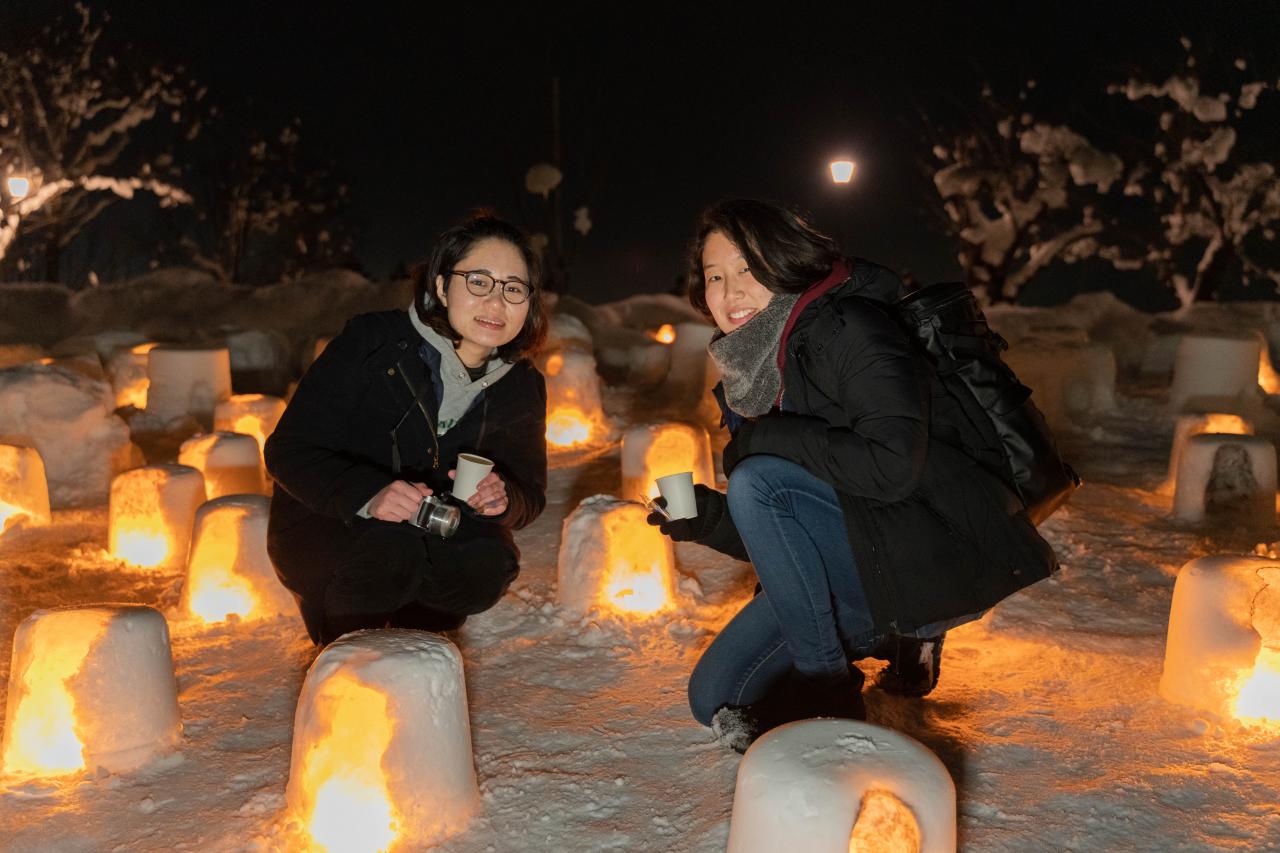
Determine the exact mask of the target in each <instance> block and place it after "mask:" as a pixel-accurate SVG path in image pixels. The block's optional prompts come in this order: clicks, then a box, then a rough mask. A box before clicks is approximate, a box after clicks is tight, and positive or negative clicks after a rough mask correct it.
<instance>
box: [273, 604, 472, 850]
mask: <svg viewBox="0 0 1280 853" xmlns="http://www.w3.org/2000/svg"><path fill="white" fill-rule="evenodd" d="M286 799H287V802H288V808H289V811H290V813H291V814H292V815H293V816H294V817H296V818H297V819H298V820H299V821H300V822H301V824H302V825H303V826H304V827H305V829H306V832H307V833H308V834H309V835H310V838H311V841H312V842H313V843H314V845H315V846H318V847H320V848H322V849H327V850H342V851H370V853H372V851H375V850H385V849H387V848H389V847H391V846H392V845H393V844H395V843H396V842H397V841H402V842H412V843H413V844H414V845H415V847H414V849H420V847H422V846H427V845H431V844H434V843H437V842H439V841H441V840H443V839H444V838H446V837H448V836H450V835H454V834H456V833H458V832H460V831H461V830H462V829H464V828H465V827H466V825H467V823H468V822H469V821H470V819H471V817H472V815H473V814H474V813H475V812H476V811H477V809H478V808H479V806H480V791H479V787H478V785H477V783H476V772H475V766H474V764H473V762H472V754H471V728H470V724H469V722H468V720H467V693H466V686H465V684H464V681H463V673H462V656H461V655H460V654H459V653H458V650H457V648H455V647H454V645H453V644H452V643H450V642H449V641H448V640H446V639H444V638H443V637H440V636H438V635H436V634H430V633H427V632H425V631H411V630H403V629H383V630H376V631H356V632H354V633H351V634H347V635H345V636H344V637H342V638H340V639H339V640H337V641H336V642H334V643H332V644H330V645H329V646H328V647H327V648H326V649H325V650H324V651H323V652H321V653H320V656H319V657H317V658H316V660H315V662H314V663H313V664H312V665H311V669H310V670H309V671H308V672H307V677H306V681H305V682H304V683H303V685H302V695H301V697H300V698H299V700H298V710H297V714H296V716H295V718H294V726H293V757H292V762H291V764H290V768H289V785H288V788H287V791H286ZM406 849H407V848H406Z"/></svg>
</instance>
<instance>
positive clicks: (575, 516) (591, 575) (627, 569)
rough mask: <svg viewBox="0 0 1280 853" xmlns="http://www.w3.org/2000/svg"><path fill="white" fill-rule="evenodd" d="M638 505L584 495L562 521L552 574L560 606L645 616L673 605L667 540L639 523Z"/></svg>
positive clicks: (641, 512) (671, 564)
mask: <svg viewBox="0 0 1280 853" xmlns="http://www.w3.org/2000/svg"><path fill="white" fill-rule="evenodd" d="M646 515H648V511H647V510H645V509H644V507H642V506H641V505H640V504H638V503H634V502H632V501H622V500H618V499H617V498H614V497H612V496H610V495H596V496H594V497H590V498H587V499H586V500H584V501H583V502H582V503H581V504H579V505H578V507H577V509H575V510H574V511H573V512H572V513H571V514H570V515H569V517H568V518H566V519H565V522H564V528H563V533H562V537H561V547H560V554H559V562H558V565H557V576H558V578H559V584H558V589H559V599H560V603H561V605H563V606H565V607H567V608H568V609H570V610H573V611H575V612H580V613H586V612H588V611H590V610H591V609H593V608H600V609H602V610H604V611H606V612H608V613H612V614H616V615H622V616H630V617H645V616H652V615H654V614H657V613H661V612H663V611H665V610H669V609H670V608H671V607H673V606H674V603H675V557H674V552H673V551H672V547H671V541H670V540H669V539H667V538H666V537H665V536H663V535H662V533H661V531H659V530H658V529H657V528H656V527H650V526H649V525H648V524H647V523H646V522H645V516H646Z"/></svg>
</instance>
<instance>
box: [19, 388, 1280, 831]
mask: <svg viewBox="0 0 1280 853" xmlns="http://www.w3.org/2000/svg"><path fill="white" fill-rule="evenodd" d="M1126 390H1128V391H1129V392H1130V394H1129V396H1125V397H1122V399H1121V409H1120V411H1119V412H1118V413H1116V414H1114V415H1111V416H1107V417H1103V418H1100V419H1098V420H1096V421H1095V423H1094V424H1092V425H1091V427H1090V431H1088V432H1081V433H1077V434H1072V435H1068V436H1065V437H1064V438H1065V443H1066V445H1067V446H1068V448H1069V450H1070V455H1071V458H1072V460H1073V461H1074V462H1076V463H1077V467H1078V468H1079V469H1080V470H1081V471H1082V473H1083V474H1084V476H1085V477H1086V479H1087V480H1088V481H1089V485H1088V486H1087V487H1086V488H1085V489H1083V490H1082V491H1081V492H1080V493H1079V494H1078V495H1077V497H1076V498H1075V499H1074V500H1073V502H1072V504H1071V505H1070V506H1069V507H1068V508H1067V509H1066V510H1065V511H1062V512H1060V513H1059V514H1058V515H1057V516H1055V517H1054V518H1053V519H1052V520H1050V521H1049V522H1048V523H1047V524H1046V526H1045V531H1046V533H1047V535H1048V537H1049V538H1050V540H1051V541H1052V542H1053V544H1054V545H1055V546H1056V548H1057V549H1058V552H1059V554H1060V556H1061V559H1062V564H1063V571H1062V573H1061V574H1060V575H1059V576H1057V577H1056V578H1053V579H1051V580H1049V581H1046V582H1043V583H1041V584H1039V585H1038V586H1036V587H1034V588H1032V589H1030V590H1028V591H1026V592H1024V593H1022V594H1020V595H1018V596H1015V597H1014V598H1012V599H1010V600H1009V601H1006V602H1004V603H1003V604H1001V605H1000V606H999V607H998V608H996V609H995V610H994V611H992V613H991V614H990V615H989V616H988V617H987V618H986V619H985V620H984V621H983V622H982V623H979V624H974V625H971V626H967V627H965V628H962V629H959V630H956V631H955V632H953V633H952V635H951V636H950V638H949V640H948V643H947V647H946V654H945V658H944V663H943V671H942V672H943V674H942V681H941V684H940V685H939V687H938V689H937V690H936V691H935V692H934V693H933V695H931V696H929V697H928V698H927V699H924V700H912V699H903V698H897V697H891V696H887V695H884V694H881V693H880V692H878V691H876V690H874V689H872V690H869V692H868V695H867V704H868V707H869V712H870V716H871V719H872V721H874V722H878V723H881V724H884V725H888V726H891V727H893V728H896V729H899V730H901V731H904V732H906V733H908V734H910V735H912V736H914V737H916V738H917V739H919V740H921V741H922V742H924V743H925V744H926V745H928V746H929V747H930V748H932V749H933V750H934V751H935V752H936V753H937V754H938V756H939V757H940V758H941V759H942V761H943V762H944V763H945V764H946V766H947V767H948V768H949V769H950V771H951V773H952V776H953V778H954V779H955V782H956V789H957V794H958V809H959V813H958V823H959V838H960V845H961V848H962V849H965V850H982V851H1011V853H1015V852H1016V853H1023V851H1040V850H1099V851H1103V850H1105V851H1115V850H1151V851H1157V850H1158V851H1172V850H1210V849H1215V850H1240V851H1244V850H1264V849H1280V739H1271V738H1268V737H1267V736H1266V735H1265V734H1260V733H1257V732H1255V731H1251V730H1247V729H1242V728H1238V727H1234V726H1227V727H1223V726H1222V725H1220V724H1218V723H1214V722H1211V721H1208V720H1204V719H1200V718H1198V717H1197V716H1196V715H1195V714H1194V713H1190V712H1187V711H1185V710H1182V709H1180V708H1178V707H1175V706H1171V705H1169V704H1168V703H1166V702H1164V701H1163V700H1162V699H1161V698H1160V697H1159V696H1158V695H1157V692H1156V684H1157V681H1158V679H1159V676H1160V671H1161V664H1162V655H1163V647H1164V634H1165V626H1166V619H1167V615H1168V611H1169V602H1170V597H1171V593H1172V587H1173V580H1174V576H1175V574H1176V572H1177V570H1178V568H1179V567H1180V566H1181V565H1182V564H1183V563H1184V562H1186V561H1187V560H1189V559H1191V558H1193V557H1196V556H1200V555H1202V554H1205V553H1210V552H1212V551H1215V550H1222V549H1225V548H1236V549H1243V550H1251V549H1252V546H1253V544H1254V542H1255V541H1258V540H1257V539H1256V538H1250V537H1241V536H1235V537H1234V538H1228V539H1225V540H1223V539H1217V540H1215V539H1213V538H1211V537H1209V536H1206V535H1205V534H1204V533H1201V532H1196V531H1191V530H1187V529H1184V528H1179V527H1178V526H1176V525H1174V524H1172V523H1171V522H1170V521H1169V520H1168V515H1169V503H1170V499H1169V496H1168V495H1167V494H1163V493H1161V491H1160V490H1159V484H1160V481H1161V480H1162V478H1163V476H1164V471H1165V466H1166V464H1167V456H1166V454H1167V449H1168V443H1169V441H1170V436H1171V432H1172V425H1171V422H1170V421H1169V420H1168V419H1167V418H1166V417H1165V416H1163V415H1162V413H1161V410H1160V402H1161V401H1160V393H1161V392H1159V391H1157V390H1155V389H1150V388H1145V389H1126ZM1274 437H1275V436H1273V438H1274ZM617 484H618V474H617V457H616V452H614V453H613V454H612V455H604V456H601V457H598V458H595V459H592V460H586V461H583V462H582V463H581V464H577V465H574V466H570V467H560V468H556V469H555V470H553V471H552V492H553V496H557V497H560V498H562V500H558V501H555V502H553V503H552V504H551V505H550V506H549V507H548V510H547V512H546V513H545V514H544V515H543V516H542V518H541V519H539V520H538V522H537V523H536V524H534V525H533V526H532V527H530V528H529V529H527V530H525V531H523V532H522V533H521V534H520V537H519V540H520V545H521V547H522V549H523V551H524V555H525V565H524V569H523V573H522V574H521V576H520V578H519V580H518V581H517V582H516V584H515V585H514V586H513V588H512V589H511V591H510V593H509V594H508V595H507V596H506V598H505V599H504V600H503V601H502V602H501V603H500V604H499V605H498V606H497V607H496V608H494V609H493V610H492V611H490V612H489V613H486V614H484V615H482V616H479V617H476V618H473V619H472V620H471V621H470V622H469V623H468V624H467V625H466V626H465V628H464V629H463V630H462V631H461V632H460V634H459V636H458V637H457V641H458V643H459V645H460V647H461V648H462V650H463V653H464V655H465V661H466V670H467V682H468V684H467V687H468V694H469V699H470V707H471V718H472V734H473V738H474V747H475V759H476V767H477V770H478V772H479V777H480V785H481V789H482V792H483V796H484V807H483V813H482V814H481V816H480V817H479V818H478V819H477V820H476V821H475V822H474V823H473V824H472V826H471V828H470V829H469V830H468V831H467V832H466V833H465V834H464V835H463V836H461V837H458V838H456V839H455V840H453V841H452V842H450V843H449V844H448V845H447V846H446V847H445V848H443V849H446V850H449V851H459V852H461V851H512V850H547V851H567V850H574V851H577V850H655V851H657V850H661V851H714V850H722V849H723V848H724V845H725V841H726V838H727V836H728V823H729V814H730V809H731V806H732V801H733V786H734V774H735V771H736V769H737V766H738V763H739V760H740V759H739V757H738V756H737V755H735V754H733V753H731V752H728V751H726V750H724V749H722V748H721V747H719V746H717V745H716V744H715V743H714V742H712V740H711V736H710V732H709V731H708V730H707V729H704V728H702V727H701V726H699V725H697V724H696V723H694V722H693V721H692V719H691V718H690V717H689V715H688V712H687V710H686V706H685V697H684V689H685V682H686V678H687V676H688V673H689V671H690V669H691V667H692V666H693V663H694V661H695V660H696V658H697V656H698V654H699V652H700V651H701V650H702V649H703V648H704V647H705V646H706V644H707V643H708V642H709V641H710V639H711V637H712V635H713V633H714V631H715V630H716V628H717V627H718V626H719V625H721V624H722V623H723V622H724V621H725V620H727V619H728V618H729V616H730V615H731V614H732V612H733V611H734V609H735V608H736V607H737V606H739V605H740V604H741V603H742V602H743V601H745V599H746V597H747V596H748V595H749V592H750V587H751V583H752V580H751V578H750V576H749V574H747V573H744V567H743V566H741V565H740V564H735V563H734V562H733V561H731V560H728V559H727V558H721V557H719V556H718V555H715V554H712V553H711V552H708V551H705V550H704V549H701V548H700V547H698V546H682V547H681V549H680V551H679V552H678V557H679V560H680V565H681V570H682V572H684V573H685V574H686V575H687V576H689V577H693V578H697V583H696V584H694V583H691V582H688V581H686V582H685V583H684V584H683V590H684V593H685V596H686V601H685V602H684V606H683V607H682V608H681V610H680V611H679V612H678V614H677V615H670V616H666V617H661V618H658V619H655V620H652V621H649V622H634V623H631V624H622V623H619V622H613V621H607V620H603V621H590V620H577V619H567V618H566V617H564V616H563V615H562V614H561V613H560V611H559V610H558V608H557V607H556V604H555V590H554V582H555V568H556V551H557V545H558V542H559V537H560V526H561V522H562V521H563V519H564V517H565V516H566V515H567V514H568V513H569V512H570V511H571V510H572V509H573V507H574V506H575V505H576V502H577V500H579V499H580V498H581V497H584V496H586V495H589V494H593V493H596V492H607V491H610V490H612V489H614V488H616V487H617ZM1269 538H1270V539H1275V538H1277V537H1276V536H1274V535H1272V536H1270V537H1269ZM105 545H106V510H105V508H102V509H90V510H75V511H63V512H56V513H55V517H54V524H53V526H52V527H49V528H44V529H34V530H19V531H14V532H11V534H10V535H7V536H6V538H5V540H4V541H3V543H0V566H2V568H3V571H2V573H0V682H3V681H6V680H7V676H8V667H9V652H10V646H11V643H12V636H13V630H14V628H15V626H16V625H17V623H18V622H19V621H20V620H21V619H23V618H24V617H25V616H27V615H28V614H29V613H31V612H32V611H33V610H35V609H37V608H40V607H49V606H53V605H61V604H73V603H86V602H98V601H131V602H144V603H149V604H153V605H156V606H158V607H160V608H161V609H163V610H164V611H165V612H166V613H167V614H168V615H169V617H170V624H171V630H172V634H173V655H174V659H175V663H176V666H177V673H178V681H179V691H180V695H179V700H180V703H181V707H182V713H183V719H184V725H185V743H184V745H183V748H182V750H181V753H180V754H179V755H177V756H174V757H172V758H170V759H166V760H163V761H160V762H158V763H157V764H155V765H153V766H151V767H149V768H148V769H146V770H144V771H141V772H138V773H135V774H133V775H129V776H124V777H104V778H88V779H83V778H82V779H79V780H76V781H73V782H70V783H66V784H63V785H59V786H52V787H41V786H36V785H25V786H20V785H14V784H12V783H10V784H9V785H8V787H3V788H0V848H3V849H4V850H15V851H19V850H20V851H109V850H129V851H134V850H162V849H190V850H200V851H231V850H268V849H282V850H287V849H296V847H295V845H296V842H295V841H293V840H292V839H294V838H295V836H294V835H293V834H292V828H291V827H290V826H288V824H287V821H286V820H285V817H284V814H283V805H284V790H285V782H286V779H287V776H288V772H289V748H290V732H291V728H292V722H293V710H294V703H295V700H296V698H297V695H298V691H299V688H300V686H301V683H302V678H303V675H304V673H305V669H306V667H307V666H308V664H309V663H310V662H311V660H312V659H313V658H314V655H315V651H314V649H313V648H312V647H311V646H310V645H309V643H307V642H306V641H305V639H304V634H303V632H302V629H301V625H300V623H299V622H297V621H296V620H288V621H279V622H276V623H270V624H265V625H260V626H256V627H235V626H231V627H225V626H224V627H221V628H216V629H206V628H203V627H199V626H197V625H195V624H192V623H190V622H184V621H182V620H181V618H180V616H179V615H178V614H177V612H176V604H177V601H178V591H179V584H180V580H181V579H180V578H179V577H176V576H157V575H155V574H138V573H129V572H125V571H122V570H120V569H119V568H117V567H115V566H114V565H113V564H112V563H111V561H110V560H109V559H107V557H106V555H105V553H104V551H103V549H104V547H105ZM796 849H800V848H799V847H797V848H796Z"/></svg>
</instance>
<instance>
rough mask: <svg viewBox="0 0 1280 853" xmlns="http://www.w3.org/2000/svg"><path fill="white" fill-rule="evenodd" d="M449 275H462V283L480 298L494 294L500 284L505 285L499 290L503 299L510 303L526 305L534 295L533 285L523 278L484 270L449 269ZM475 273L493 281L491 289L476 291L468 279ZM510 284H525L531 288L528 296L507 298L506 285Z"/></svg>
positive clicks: (473, 294) (486, 297)
mask: <svg viewBox="0 0 1280 853" xmlns="http://www.w3.org/2000/svg"><path fill="white" fill-rule="evenodd" d="M449 275H460V276H462V283H463V284H464V285H465V286H466V288H467V292H468V293H470V294H471V295H472V296H475V297H477V298H479V299H488V298H489V297H490V296H492V295H493V289H494V288H495V287H497V286H498V285H502V287H503V289H502V290H499V291H498V294H499V295H500V296H501V297H502V301H503V302H505V303H507V304H508V305H524V304H525V303H527V302H528V301H529V300H530V299H531V298H532V297H533V285H532V284H530V283H529V282H527V281H525V280H523V279H519V278H498V277H497V276H496V275H493V274H492V273H489V272H486V271H484V270H449ZM473 275H482V276H484V277H485V278H487V279H489V280H490V281H491V282H493V284H491V285H489V289H488V290H487V291H485V292H484V293H476V292H475V291H474V290H473V289H472V288H471V283H470V282H469V281H467V278H468V277H469V276H473ZM508 284H523V285H524V286H525V287H527V288H529V293H528V295H527V296H525V298H524V299H522V300H520V301H519V302H512V301H511V300H510V299H508V298H507V291H506V286H507V285H508Z"/></svg>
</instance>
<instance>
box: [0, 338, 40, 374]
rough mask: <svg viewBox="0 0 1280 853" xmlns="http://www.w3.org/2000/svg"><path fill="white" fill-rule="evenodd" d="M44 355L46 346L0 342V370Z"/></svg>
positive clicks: (38, 358)
mask: <svg viewBox="0 0 1280 853" xmlns="http://www.w3.org/2000/svg"><path fill="white" fill-rule="evenodd" d="M44 357H45V351H44V348H43V347H38V346H35V345H34V344H0V370H2V369H4V368H6V367H13V366H14V365H15V364H25V363H27V362H28V361H39V360H40V359H42V358H44Z"/></svg>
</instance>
